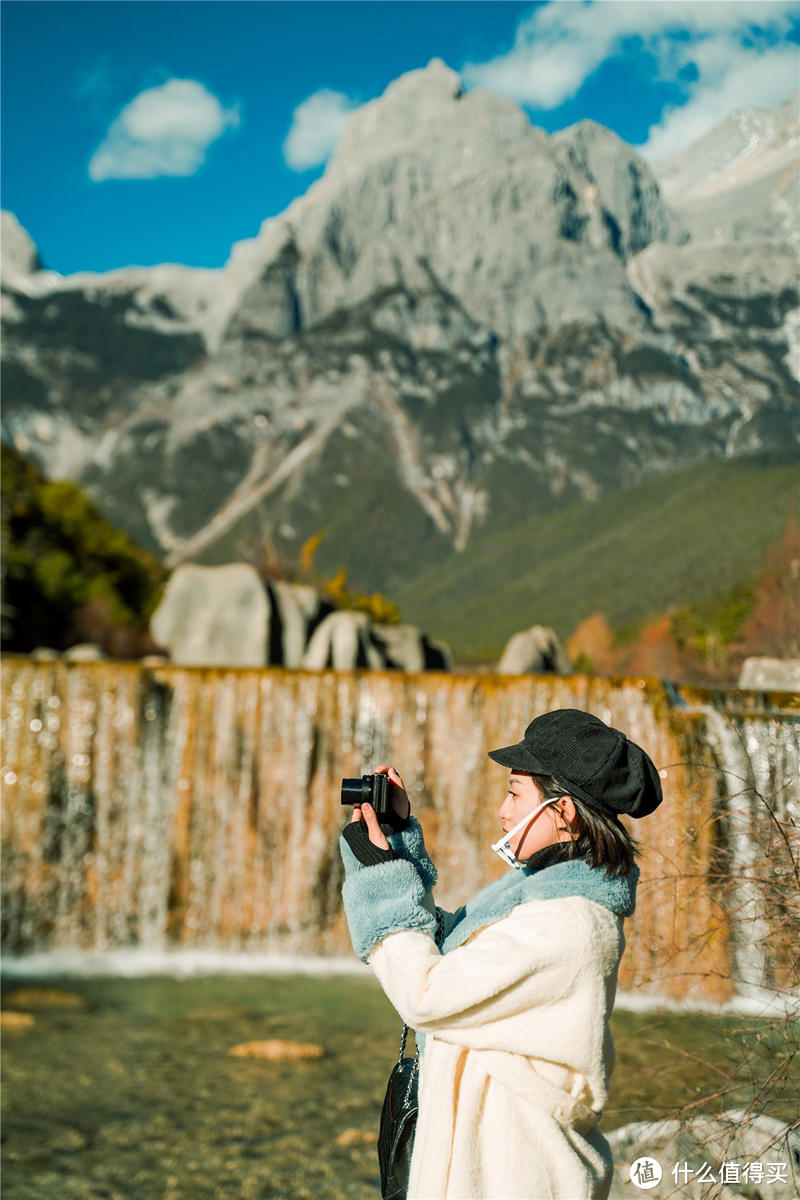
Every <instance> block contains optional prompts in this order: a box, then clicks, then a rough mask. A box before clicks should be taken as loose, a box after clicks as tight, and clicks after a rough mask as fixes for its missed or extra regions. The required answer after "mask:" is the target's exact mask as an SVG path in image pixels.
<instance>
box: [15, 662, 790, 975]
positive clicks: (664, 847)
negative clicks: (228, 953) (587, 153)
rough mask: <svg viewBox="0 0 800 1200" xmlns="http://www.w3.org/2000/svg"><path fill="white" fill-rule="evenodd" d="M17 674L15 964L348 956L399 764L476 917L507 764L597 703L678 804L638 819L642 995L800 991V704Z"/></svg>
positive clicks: (459, 684) (101, 672)
mask: <svg viewBox="0 0 800 1200" xmlns="http://www.w3.org/2000/svg"><path fill="white" fill-rule="evenodd" d="M4 673H5V680H4V684H5V686H4V689H3V704H4V709H3V715H2V722H3V731H2V732H3V740H4V744H5V759H4V762H5V765H4V767H3V775H4V778H3V787H4V805H5V817H4V822H3V861H2V865H3V872H2V888H3V939H4V946H5V949H6V951H7V952H12V953H24V952H30V951H32V950H36V949H48V948H50V949H54V948H58V949H63V948H65V947H81V948H84V949H92V948H94V949H99V950H103V949H111V948H117V947H145V948H150V949H163V948H165V947H171V946H181V947H196V948H222V949H227V950H243V949H244V950H248V949H249V950H253V951H256V950H272V951H285V952H294V953H300V952H304V953H309V952H319V953H323V954H332V953H348V952H349V939H348V935H347V930H346V927H345V923H344V918H343V914H342V909H341V901H340V890H341V884H342V868H341V864H340V858H339V851H338V837H339V831H340V829H341V827H342V824H343V821H344V820H345V817H346V813H345V811H344V810H343V809H342V807H341V805H340V796H339V790H340V782H341V778H342V777H343V776H355V775H360V774H361V773H362V772H367V771H370V770H372V769H374V767H375V766H376V765H377V764H378V763H380V762H392V763H394V764H395V765H396V766H397V767H398V769H399V770H400V772H401V774H402V775H403V777H404V779H405V781H406V784H407V787H408V790H409V793H410V796H411V800H412V805H413V808H414V811H415V813H416V814H417V815H418V816H419V818H420V820H421V821H422V823H423V826H424V828H425V831H426V837H427V841H428V845H429V847H430V849H431V851H432V853H433V856H434V858H435V860H436V862H437V865H438V867H439V873H440V882H439V887H438V890H437V900H438V902H439V903H440V904H441V905H442V906H443V907H445V908H450V909H452V908H455V907H457V906H458V905H459V904H460V903H462V902H463V901H464V900H466V899H467V898H468V897H469V896H471V895H472V894H474V893H475V892H476V891H477V890H478V889H479V888H480V887H481V886H482V885H483V884H485V883H486V882H488V881H489V880H490V879H491V878H493V877H495V876H496V875H497V874H498V873H499V872H500V871H502V870H503V869H504V868H503V867H502V866H501V864H500V863H499V861H498V860H497V858H496V857H495V856H494V855H492V854H491V851H490V849H489V845H490V843H491V842H492V841H493V840H495V838H496V836H497V833H498V829H499V825H498V821H497V817H496V812H497V809H498V807H499V806H500V804H501V802H502V798H503V795H504V791H505V782H506V774H505V772H504V771H503V770H502V769H501V768H499V767H497V766H496V765H495V764H494V763H493V762H491V760H490V759H488V757H487V751H488V750H490V749H492V748H495V747H497V746H499V745H506V744H508V742H509V740H510V739H512V738H513V739H516V738H518V737H519V736H521V734H522V731H523V730H524V728H525V726H526V725H527V723H528V722H529V721H530V719H531V718H532V717H533V716H535V715H536V714H538V713H540V712H544V711H547V710H549V709H552V708H559V707H579V708H584V709H586V710H587V711H591V712H594V713H596V714H597V715H598V716H599V717H601V718H602V719H603V720H606V721H607V722H609V723H610V724H612V725H614V726H615V727H617V728H620V729H622V730H624V731H625V732H626V733H627V734H628V736H630V737H631V738H632V739H633V740H635V741H637V742H639V743H640V744H641V745H642V746H644V747H645V749H646V750H647V751H648V752H649V753H650V755H651V756H652V757H653V759H654V761H655V763H656V765H657V767H658V768H659V769H660V771H661V774H662V780H663V788H664V796H665V799H664V803H663V804H662V805H661V807H660V808H659V809H658V810H657V811H656V813H654V814H653V815H652V816H651V817H649V818H646V819H644V820H643V821H641V822H638V823H637V822H630V827H631V828H632V831H633V832H634V834H635V836H637V837H638V838H639V839H640V840H641V843H642V847H643V851H644V854H643V858H642V860H641V865H642V879H641V882H640V887H639V897H638V907H637V912H636V914H635V916H634V917H633V918H632V919H631V920H629V921H627V922H626V930H625V934H626V938H627V942H628V948H627V950H626V954H625V957H624V960H623V971H622V976H621V980H620V983H621V986H623V987H625V988H635V989H640V990H642V991H644V992H650V993H656V994H659V995H671V996H675V997H687V998H695V999H696V998H700V999H726V998H728V997H729V996H731V995H732V994H734V993H739V994H743V995H755V996H759V995H762V994H766V993H767V992H771V991H773V990H775V989H780V988H782V987H791V986H793V982H794V980H795V977H796V971H795V968H794V967H793V964H792V954H793V953H796V938H795V937H794V933H795V932H796V916H797V914H798V894H797V883H796V878H795V875H794V873H793V867H792V864H791V861H790V858H789V857H788V847H789V846H794V848H795V852H796V850H797V848H798V847H797V831H798V827H800V796H798V767H799V764H798V742H799V741H800V739H799V738H798V713H797V702H796V697H795V698H794V700H793V698H792V697H791V696H790V695H788V694H780V693H772V694H771V695H770V696H769V697H768V700H769V707H768V708H766V709H765V708H764V707H763V697H759V696H758V694H757V693H747V692H735V691H728V692H726V693H724V694H716V693H714V692H711V691H703V690H700V689H691V690H690V689H682V691H681V692H680V693H678V692H676V691H674V690H672V691H670V692H669V693H668V692H667V691H666V690H665V688H664V686H662V685H661V684H659V683H656V682H654V681H647V680H643V679H628V680H626V679H622V680H616V681H612V680H603V679H593V678H589V677H584V676H570V677H558V676H553V675H549V676H527V677H516V678H514V677H512V678H502V679H501V678H500V677H497V676H495V677H490V676H480V677H469V676H464V675H460V676H451V675H448V674H425V675H398V674H390V673H374V672H337V671H325V672H322V673H319V674H315V673H311V672H305V671H287V670H282V669H278V668H270V669H263V670H248V669H238V670H233V669H227V670H226V669H222V668H220V669H201V668H179V667H173V666H161V667H156V668H153V669H143V668H141V667H139V666H136V665H119V664H111V663H95V664H65V663H63V662H58V663H51V662H42V663H35V662H32V661H30V660H26V659H10V660H7V661H6V663H5V667H4ZM759 705H761V706H760V707H759ZM792 839H794V841H792Z"/></svg>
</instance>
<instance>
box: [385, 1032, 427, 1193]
mask: <svg viewBox="0 0 800 1200" xmlns="http://www.w3.org/2000/svg"><path fill="white" fill-rule="evenodd" d="M407 1037H408V1026H407V1025H404V1026H403V1034H402V1037H401V1039H400V1053H399V1055H398V1057H397V1062H396V1063H395V1065H394V1068H393V1069H392V1073H391V1075H390V1076H389V1083H388V1086H387V1088H386V1096H385V1097H384V1101H383V1109H382V1111H381V1124H380V1129H379V1131H378V1162H379V1164H380V1168H381V1196H382V1197H383V1200H406V1195H407V1194H408V1177H409V1173H410V1170H411V1154H412V1151H413V1149H414V1133H415V1131H416V1128H417V1079H418V1077H419V1048H417V1052H416V1054H415V1055H414V1057H413V1058H405V1057H404V1055H405V1051H406V1038H407Z"/></svg>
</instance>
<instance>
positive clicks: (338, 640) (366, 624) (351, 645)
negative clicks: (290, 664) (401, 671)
mask: <svg viewBox="0 0 800 1200" xmlns="http://www.w3.org/2000/svg"><path fill="white" fill-rule="evenodd" d="M386 665H387V664H386V659H385V658H384V656H383V654H382V652H381V650H380V648H379V647H378V646H377V645H376V643H375V642H374V640H373V638H372V626H371V622H370V619H369V617H368V616H367V614H366V613H360V612H334V613H331V614H330V615H329V616H327V617H325V619H324V621H322V622H321V623H320V624H319V625H318V626H317V628H316V629H315V630H314V632H313V634H312V635H311V641H310V642H309V643H308V646H307V647H306V652H305V654H304V656H303V666H304V667H305V668H306V669H307V670H309V671H324V670H326V669H327V668H328V667H333V669H334V670H335V671H352V670H354V669H355V668H356V667H368V668H369V669H370V670H373V671H381V670H385V668H386Z"/></svg>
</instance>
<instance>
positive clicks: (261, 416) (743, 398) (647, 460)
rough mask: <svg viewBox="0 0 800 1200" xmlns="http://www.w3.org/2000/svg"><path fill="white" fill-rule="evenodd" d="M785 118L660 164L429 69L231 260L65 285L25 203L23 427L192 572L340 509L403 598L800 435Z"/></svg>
mask: <svg viewBox="0 0 800 1200" xmlns="http://www.w3.org/2000/svg"><path fill="white" fill-rule="evenodd" d="M792 112H793V110H792V109H791V108H790V107H786V106H784V109H781V110H776V113H775V114H771V115H770V114H767V115H764V114H761V116H760V117H758V118H756V117H755V116H752V114H751V117H747V114H744V115H742V114H739V117H738V118H737V121H738V123H737V121H734V122H733V124H732V125H731V124H730V122H729V123H728V125H725V126H724V127H720V132H719V133H718V134H717V135H715V136H714V137H712V135H709V137H711V138H712V142H713V146H712V147H711V149H709V146H708V145H707V144H705V145H704V147H701V149H700V150H697V148H695V147H690V148H688V149H687V150H686V151H685V158H681V159H680V160H679V161H673V160H670V162H669V163H668V164H665V166H664V168H663V171H662V170H661V169H660V168H656V169H651V167H650V166H649V165H648V164H647V163H645V162H644V161H643V160H642V159H641V158H640V157H639V156H638V154H637V153H636V152H635V151H634V150H633V149H632V148H631V147H630V146H628V145H626V144H625V143H624V142H622V141H620V139H619V138H618V137H617V136H616V135H615V134H613V133H612V132H611V131H610V130H608V129H604V128H603V127H602V126H599V125H596V124H595V123H593V122H590V121H584V122H580V123H579V124H577V125H575V126H573V127H571V128H569V129H566V130H562V131H561V132H559V133H557V134H555V135H554V136H549V135H548V134H546V133H545V132H544V131H543V130H541V129H537V128H535V127H534V126H532V125H531V123H530V121H529V119H528V117H527V116H526V115H525V114H524V113H523V112H522V110H521V109H519V108H518V107H517V106H516V105H515V104H513V103H512V102H511V101H509V100H508V99H504V98H502V97H499V96H495V95H492V94H491V93H489V92H486V91H482V90H480V89H477V90H474V91H470V92H464V90H463V88H462V86H461V81H460V79H459V77H458V75H457V74H456V73H455V72H453V71H451V70H449V69H448V68H447V67H446V66H445V65H444V64H443V63H441V62H438V61H434V62H433V63H431V64H430V65H429V66H428V67H427V68H426V69H424V70H421V71H413V72H411V73H409V74H408V75H405V76H403V77H401V78H400V79H398V80H396V81H395V82H394V83H393V84H391V86H390V87H389V88H388V89H387V90H386V92H385V94H384V95H383V96H381V97H379V98H378V99H376V100H374V101H371V102H370V103H368V104H366V105H364V106H362V107H361V108H360V109H358V110H356V111H355V112H354V113H353V114H352V115H351V117H350V118H349V122H348V125H347V127H346V129H345V132H344V136H343V138H342V141H341V144H340V146H339V148H338V150H337V152H336V154H335V155H334V157H333V158H332V159H331V161H330V163H329V164H328V167H327V169H326V171H325V173H324V175H323V177H322V179H320V180H319V181H318V182H316V183H315V184H313V185H312V186H311V188H310V189H309V190H308V192H307V193H306V194H305V195H304V196H302V197H300V198H299V199H298V200H296V201H295V202H294V203H293V204H292V205H291V206H290V207H289V208H288V209H287V210H286V211H285V212H284V213H282V214H280V215H278V216H276V217H274V218H270V219H269V220H267V221H265V222H264V224H263V226H262V228H261V229H260V231H259V232H258V234H257V236H255V237H253V238H251V239H249V240H247V241H243V242H240V243H237V245H236V246H235V247H234V248H233V249H232V252H231V257H230V260H229V262H228V263H227V265H226V266H225V268H224V269H220V270H218V271H199V270H189V269H188V268H183V267H179V266H173V265H168V264H165V265H162V266H158V267H153V268H147V269H144V268H134V267H129V268H124V269H122V270H118V271H113V272H109V273H108V274H106V275H92V274H80V275H74V276H69V277H66V278H65V277H61V276H59V275H57V274H56V273H54V272H52V271H46V270H41V269H39V264H38V260H37V258H36V253H35V247H33V244H32V243H31V242H30V239H29V238H28V237H27V235H26V234H25V233H24V231H22V230H21V229H19V227H18V226H17V225H16V223H15V222H14V221H13V218H10V217H9V219H8V224H9V228H10V230H11V232H10V234H9V237H8V239H7V245H8V263H7V265H6V268H5V269H4V275H3V286H4V299H3V303H4V321H5V330H4V339H3V347H4V349H3V356H4V368H3V369H4V379H3V391H4V417H3V436H4V437H5V438H7V439H11V440H14V441H15V442H16V444H17V445H18V446H19V448H20V449H22V450H23V451H26V452H28V453H30V454H31V455H33V456H34V457H35V458H36V459H37V460H38V461H39V462H40V463H41V464H42V465H43V467H44V469H45V472H46V474H48V475H50V476H54V475H58V476H68V477H70V478H73V479H75V480H76V481H78V482H80V483H81V484H82V485H83V486H84V487H86V488H88V489H89V490H90V492H91V494H92V496H93V498H94V499H95V500H96V501H97V502H98V504H99V505H100V507H101V508H102V510H103V512H104V514H105V515H107V516H108V517H109V518H110V519H111V520H112V521H114V522H115V523H116V524H118V525H120V526H121V527H123V528H124V529H125V530H126V531H127V532H129V533H130V534H132V535H133V536H134V537H136V538H137V539H139V540H141V541H143V542H144V543H145V544H148V545H149V546H151V547H153V548H154V549H156V550H157V551H159V552H160V553H161V554H162V555H163V556H164V557H165V559H166V560H167V561H168V562H169V564H170V565H176V564H179V563H181V562H187V561H203V562H206V563H209V564H210V563H219V562H226V561H229V560H230V559H231V558H232V557H233V558H237V559H238V558H240V557H242V556H244V557H247V558H249V560H250V561H253V562H256V561H257V559H258V556H259V554H260V553H261V551H262V549H263V544H264V539H265V537H266V538H267V539H268V540H269V541H270V542H271V543H272V544H273V545H274V546H275V547H276V548H277V549H278V551H279V552H281V553H285V554H287V555H291V554H293V553H295V552H296V551H297V549H298V548H299V547H300V546H301V545H302V544H303V543H304V542H305V541H306V539H308V538H309V537H310V536H311V535H313V534H314V533H316V532H318V531H319V530H320V529H322V528H325V529H326V530H327V536H326V538H325V541H324V542H323V543H322V545H321V546H320V551H319V563H320V565H324V566H326V567H328V566H332V567H333V568H334V569H335V568H336V567H337V566H338V564H339V563H344V564H346V566H347V568H348V572H349V575H350V577H351V578H354V579H357V580H358V583H359V586H360V587H362V588H365V589H369V590H374V589H377V590H381V591H384V592H388V593H391V592H392V590H395V589H397V588H399V587H400V586H401V585H402V583H403V581H404V580H406V579H407V577H408V574H409V572H410V571H412V570H413V571H419V570H421V569H423V568H425V567H426V566H427V567H431V566H438V565H439V564H440V563H442V562H443V561H447V559H448V558H450V557H451V556H454V555H457V554H459V553H462V552H464V551H465V550H468V548H469V546H470V542H471V539H473V538H474V537H475V536H476V534H479V533H480V531H481V530H485V529H486V528H489V529H492V530H495V529H500V528H503V527H513V526H514V525H515V524H516V523H518V522H520V521H522V520H524V519H525V518H526V517H530V516H531V515H532V514H533V513H539V512H546V511H549V510H550V509H552V508H554V507H556V506H558V505H562V504H568V503H569V502H571V501H575V500H580V499H587V500H591V499H594V498H596V497H598V496H600V495H602V494H603V493H606V492H608V491H611V490H615V489H618V488H621V487H625V486H627V485H630V484H634V483H637V482H640V481H641V480H643V479H648V478H654V477H659V476H662V475H665V474H667V473H669V472H671V471H674V470H676V469H678V468H680V467H685V466H687V465H690V464H693V463H699V462H704V461H708V460H711V459H719V458H725V457H727V458H734V457H737V456H741V455H745V454H753V453H757V452H762V451H767V452H778V453H786V452H787V447H791V446H793V445H796V443H797V441H798V438H800V425H798V407H797V403H796V385H797V375H798V370H799V369H800V368H798V361H799V360H798V357H797V346H798V331H799V330H800V299H798V288H797V278H796V269H795V257H794V255H793V253H792V252H791V246H792V245H793V242H794V240H796V238H797V236H798V223H797V211H798V210H797V205H796V204H795V203H793V201H794V199H795V197H796V194H797V178H798V171H797V162H796V155H795V156H794V157H791V146H792V140H791V139H792V136H793V135H792V121H793V120H794V118H793V116H792ZM768 118H769V119H768ZM743 138H744V139H745V140H744V141H743V140H742V139H743ZM743 146H744V147H747V148H748V152H747V154H746V155H745V157H744V158H743V157H742V154H743ZM709 154H710V155H711V157H712V159H713V162H714V170H715V172H716V176H715V179H716V184H715V186H716V191H714V193H713V195H712V196H711V198H710V200H709V199H708V197H707V196H706V195H705V193H704V192H703V191H702V187H701V184H702V183H703V182H704V180H705V182H708V180H707V179H706V178H705V176H704V175H703V172H702V170H700V169H699V168H698V163H701V164H702V162H705V161H706V159H707V158H708V156H709ZM776 155H777V157H776ZM787 155H788V156H789V157H787ZM737 164H738V165H737ZM770 164H771V165H770ZM773 168H774V169H773ZM748 172H749V173H748ZM698 188H700V192H698ZM726 189H727V190H726ZM698 197H699V198H698ZM698 205H699V206H700V207H699V208H698ZM704 205H705V206H706V207H703V206H704ZM709 206H710V207H709ZM775 206H777V208H776V207H775ZM781 206H782V207H781ZM720 207H722V208H724V209H725V211H726V212H728V211H731V212H734V211H735V212H736V213H737V214H739V216H738V218H737V219H736V220H734V221H731V222H730V223H728V224H726V223H723V224H722V225H720V224H719V222H717V223H716V224H715V223H714V220H713V212H714V210H715V209H716V208H720ZM701 209H702V211H701ZM778 209H780V214H781V215H780V219H777V216H776V215H775V214H776V213H777V212H778ZM753 213H757V214H758V216H757V219H756V218H753V219H752V220H751V219H749V218H747V219H746V214H751V216H752V214H753ZM5 245H6V238H5V237H4V246H5ZM732 247H733V249H732ZM209 480H213V486H209ZM365 528H372V529H378V528H379V529H380V530H381V536H380V538H374V539H366V538H364V537H363V531H364V529H365Z"/></svg>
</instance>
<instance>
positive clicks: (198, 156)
mask: <svg viewBox="0 0 800 1200" xmlns="http://www.w3.org/2000/svg"><path fill="white" fill-rule="evenodd" d="M238 123H239V110H238V108H237V107H236V106H235V105H234V107H233V108H229V109H225V108H223V107H222V105H221V104H220V102H219V100H218V99H217V98H216V96H214V95H212V93H211V92H209V91H208V89H207V88H205V87H204V86H203V85H202V83H197V82H196V81H195V80H194V79H169V80H167V82H166V83H163V84H161V86H160V87H154V88H148V89H147V90H146V91H144V92H140V93H139V95H138V96H135V97H134V99H133V100H131V102H130V103H129V104H126V105H125V107H124V108H123V110H122V112H121V113H120V114H119V116H118V117H116V119H115V120H114V122H113V123H112V125H111V127H110V129H109V131H108V133H107V134H106V136H105V139H104V140H103V142H102V144H101V145H100V146H98V148H97V150H95V152H94V154H93V155H92V158H91V161H90V163H89V175H90V177H91V178H92V179H94V180H96V181H99V180H102V179H154V178H156V176H159V175H193V174H194V173H195V171H197V169H198V168H199V167H200V166H202V164H203V162H204V160H205V155H206V150H207V149H208V147H209V146H210V145H211V143H212V142H214V141H216V139H217V138H218V137H220V136H221V135H222V134H223V133H224V132H225V130H226V129H227V128H229V127H231V126H235V125H238Z"/></svg>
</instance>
